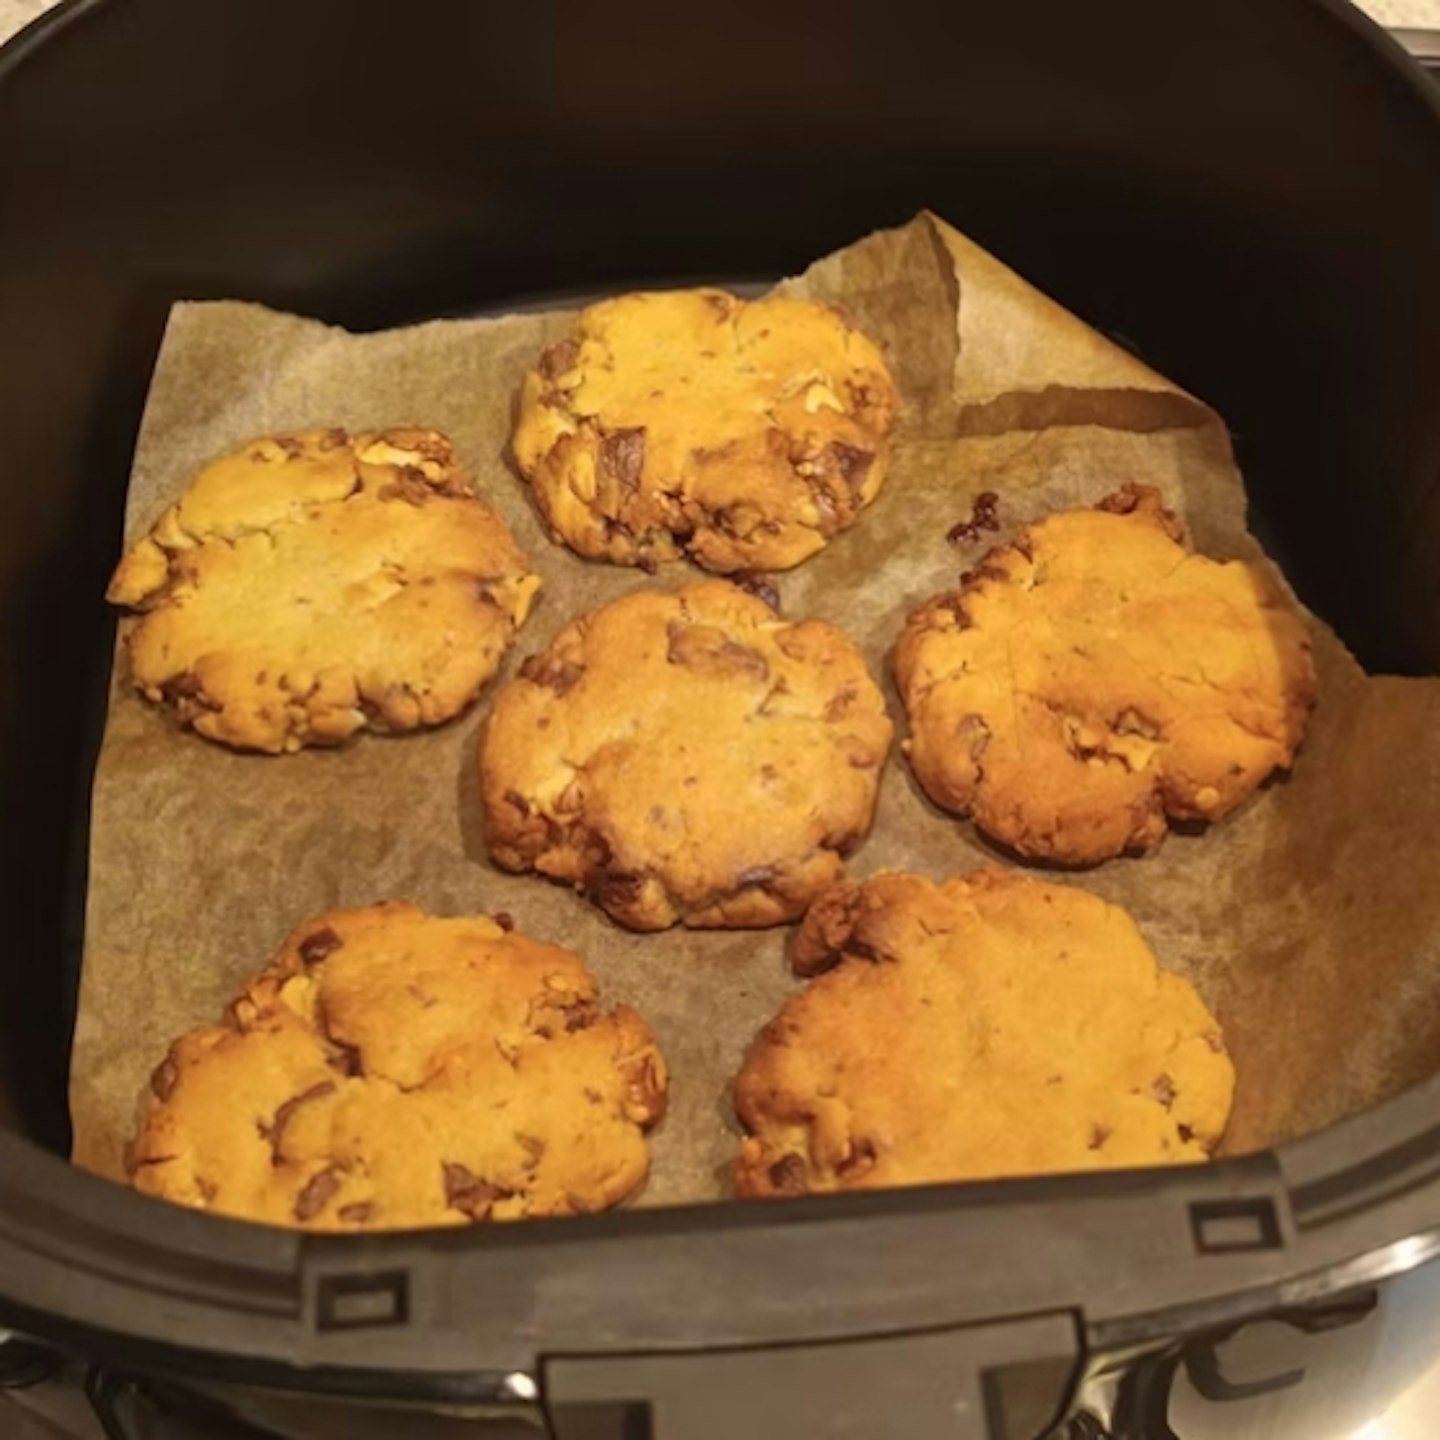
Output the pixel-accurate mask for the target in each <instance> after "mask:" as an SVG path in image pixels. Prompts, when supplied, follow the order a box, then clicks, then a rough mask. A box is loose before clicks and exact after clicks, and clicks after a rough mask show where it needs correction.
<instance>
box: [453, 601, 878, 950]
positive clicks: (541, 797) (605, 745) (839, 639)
mask: <svg viewBox="0 0 1440 1440" xmlns="http://www.w3.org/2000/svg"><path fill="white" fill-rule="evenodd" d="M890 735H891V726H890V721H889V719H888V717H887V716H886V714H885V702H884V700H883V699H882V697H881V695H880V691H879V689H878V688H877V686H876V685H875V682H874V681H873V680H871V678H870V676H869V674H868V673H867V671H866V669H865V661H864V658H863V657H862V656H861V654H860V652H859V651H858V650H857V649H856V648H855V646H854V645H853V644H852V643H851V642H850V641H849V640H848V639H847V638H846V637H845V636H844V635H843V634H842V633H841V632H840V631H839V630H837V629H836V628H835V627H834V626H833V625H829V624H826V623H825V622H824V621H822V620H804V621H800V622H798V623H795V624H787V623H786V622H785V621H783V620H781V619H779V618H778V617H777V616H776V614H775V612H774V611H773V610H771V609H770V607H769V606H768V605H767V604H766V603H765V602H764V601H763V600H761V599H758V598H757V597H755V596H753V595H750V594H747V593H746V592H744V591H743V590H741V589H740V588H739V587H738V586H735V585H730V584H727V583H724V582H722V581H708V582H705V583H702V584H698V585H688V586H686V587H685V588H683V589H681V590H676V591H660V590H641V591H637V592H636V593H634V594H631V595H627V596H625V597H624V598H623V599H621V600H617V601H614V602H613V603H611V604H609V605H605V606H603V607H601V608H600V609H599V610H594V611H592V612H590V613H589V614H587V615H583V616H581V617H580V619H578V620H576V621H575V622H574V623H573V624H571V625H569V626H567V627H566V628H565V629H564V630H563V631H562V632H561V633H560V634H559V635H558V636H557V637H556V639H555V642H554V644H552V645H551V646H550V648H549V649H548V650H547V651H545V652H544V653H543V654H541V655H532V656H531V657H530V658H529V659H528V660H526V661H525V663H524V665H523V666H522V667H521V669H520V673H519V675H518V677H517V678H516V679H515V680H513V681H512V682H511V683H510V684H509V685H508V686H506V688H505V689H504V690H503V691H502V692H501V693H500V695H499V696H498V697H497V698H496V701H495V706H494V709H493V710H492V712H491V715H490V720H489V725H488V728H487V730H486V735H485V741H484V745H483V749H482V754H481V781H482V786H483V793H484V801H485V813H486V824H487V832H488V839H489V844H490V851H491V854H492V855H493V856H494V858H495V860H496V861H497V863H499V864H500V865H503V866H504V867H505V868H506V869H509V870H538V871H539V872H540V873H541V874H543V875H549V876H552V877H553V878H555V879H559V880H568V881H570V882H571V883H572V884H574V885H575V886H577V887H578V888H580V889H582V890H584V891H585V892H586V893H587V894H588V895H589V897H590V898H591V899H592V900H594V902H595V903H596V904H597V905H600V906H602V907H603V908H604V909H605V910H607V911H608V912H609V913H610V914H611V915H612V916H614V918H615V919H617V920H619V921H621V922H623V923H624V924H626V925H630V926H633V927H634V928H635V929H637V930H661V929H664V928H665V927H666V926H668V925H673V924H675V923H676V921H682V922H683V923H684V924H686V925H693V926H737V927H738V926H750V925H776V924H779V923H781V922H783V921H786V920H792V919H794V918H795V917H796V916H797V915H800V914H802V913H803V912H804V910H805V907H806V906H807V905H808V904H809V903H810V901H811V900H812V899H813V898H814V897H815V896H816V895H817V894H819V893H820V891H822V890H823V889H825V888H826V887H827V886H829V885H831V884H833V883H834V882H835V881H836V880H838V879H839V878H840V876H841V875H842V874H843V873H844V860H843V857H844V856H845V855H847V854H848V853H849V852H850V851H851V850H853V849H854V848H855V846H857V845H858V844H859V843H860V841H861V839H862V838H863V837H864V835H865V834H866V832H867V831H868V830H869V828H870V822H871V819H872V818H873V816H874V812H875V795H876V790H877V788H878V786H879V779H880V769H881V766H882V765H883V764H884V763H885V756H886V752H887V751H888V749H889V746H890Z"/></svg>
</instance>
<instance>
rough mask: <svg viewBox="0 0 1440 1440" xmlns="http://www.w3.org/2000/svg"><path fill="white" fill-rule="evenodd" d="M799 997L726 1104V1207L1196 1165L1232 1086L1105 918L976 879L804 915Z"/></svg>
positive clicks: (913, 878)
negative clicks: (730, 1137) (735, 1118)
mask: <svg viewBox="0 0 1440 1440" xmlns="http://www.w3.org/2000/svg"><path fill="white" fill-rule="evenodd" d="M791 958H792V961H793V964H794V967H795V969H796V971H798V972H799V973H800V974H801V975H807V976H814V977H815V978H814V979H812V980H811V981H810V983H809V985H807V986H806V988H805V989H804V990H802V991H801V992H800V993H798V994H797V995H795V996H794V997H793V998H792V999H790V1000H789V1001H788V1002H787V1004H786V1005H785V1007H784V1008H783V1009H782V1010H781V1012H780V1014H779V1015H778V1016H777V1017H776V1018H775V1019H774V1020H773V1021H771V1023H770V1024H769V1025H768V1026H767V1027H766V1029H765V1031H764V1032H763V1033H762V1035H761V1037H760V1039H759V1040H758V1041H757V1042H756V1044H755V1046H754V1048H753V1050H752V1051H751V1053H750V1055H749V1057H748V1059H747V1060H746V1063H745V1067H744V1069H743V1070H742V1071H741V1074H740V1078H739V1081H738V1083H737V1087H736V1106H737V1109H738V1112H739V1115H740V1119H741V1121H742V1122H743V1124H744V1126H745V1128H746V1130H747V1131H748V1132H749V1138H748V1139H746V1140H745V1141H744V1144H743V1148H742V1151H741V1155H740V1160H739V1163H738V1166H737V1169H736V1173H735V1188H736V1189H737V1190H738V1191H739V1193H740V1194H742V1195H800V1194H807V1193H813V1192H818V1191H831V1190H858V1189H872V1188H877V1187H881V1186H887V1185H913V1184H921V1183H927V1182H936V1181H948V1180H979V1179H987V1178H993V1177H998V1176H1007V1175H1029V1174H1035V1173H1039V1172H1043V1171H1055V1170H1093V1169H1100V1168H1109V1167H1116V1166H1127V1165H1154V1164H1169V1163H1175V1162H1184V1161H1198V1160H1204V1159H1205V1158H1206V1157H1207V1156H1208V1155H1209V1154H1210V1152H1211V1151H1212V1150H1213V1149H1214V1148H1215V1146H1216V1144H1217V1143H1218V1142H1219V1140H1220V1137H1221V1134H1222V1132H1223V1131H1224V1129H1225V1124H1226V1120H1227V1119H1228V1117H1229V1113H1230V1104H1231V1099H1232V1096H1233V1092H1234V1084H1235V1072H1234V1067H1233V1066H1232V1065H1231V1063H1230V1059H1229V1057H1228V1056H1227V1055H1226V1053H1225V1046H1224V1042H1223V1040H1222V1039H1221V1035H1220V1028H1219V1026H1218V1025H1217V1023H1216V1021H1215V1019H1214V1017H1213V1016H1212V1015H1211V1014H1210V1012H1209V1011H1208V1010H1207V1009H1206V1008H1205V1006H1204V1004H1203V1003H1202V1001H1201V1000H1200V997H1199V996H1198V995H1197V994H1196V993H1195V990H1194V989H1193V988H1192V986H1191V985H1190V983H1189V982H1188V981H1186V980H1183V979H1181V978H1180V977H1179V976H1177V975H1170V974H1166V973H1165V972H1163V971H1161V970H1158V969H1157V968H1156V964H1155V957H1154V956H1153V955H1152V954H1151V952H1150V950H1149V948H1148V947H1147V946H1146V944H1145V941H1144V939H1143V938H1142V936H1141V934H1140V932H1139V930H1138V929H1137V928H1136V927H1135V923H1134V922H1133V921H1132V920H1131V919H1130V917H1129V915H1127V914H1126V912H1125V911H1123V910H1121V909H1119V908H1118V907H1117V906H1114V905H1109V904H1106V903H1105V901H1103V900H1100V899H1099V898H1097V897H1096V896H1094V895H1090V894H1088V893H1086V892H1085V891H1083V890H1078V889H1074V888H1072V887H1070V886H1063V885H1054V884H1047V883H1043V882H1041V881H1039V880H1033V879H1030V878H1028V877H1026V876H1022V875H1018V874H1015V873H1014V872H1000V871H985V870H982V871H977V872H976V873H975V874H972V875H968V876H965V877H964V878H957V879H949V880H944V881H941V882H940V883H938V884H937V883H936V882H935V881H933V880H930V879H928V878H925V877H922V876H919V875H904V874H880V875H875V876H872V877H871V878H870V879H868V880H865V881H863V882H861V883H859V884H847V885H842V886H839V887H838V888H836V889H835V890H833V891H831V892H830V893H829V894H828V895H826V896H824V897H822V898H821V899H820V900H819V901H817V902H816V904H815V905H814V906H813V907H812V908H811V910H810V913H809V914H808V915H807V916H806V917H805V921H804V923H803V924H802V926H801V927H800V929H799V931H798V932H797V933H796V936H795V939H794V943H793V947H792V951H791Z"/></svg>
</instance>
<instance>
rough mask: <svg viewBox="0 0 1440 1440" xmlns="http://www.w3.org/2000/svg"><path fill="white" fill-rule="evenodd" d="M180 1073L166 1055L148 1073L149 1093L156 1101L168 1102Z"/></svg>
mask: <svg viewBox="0 0 1440 1440" xmlns="http://www.w3.org/2000/svg"><path fill="white" fill-rule="evenodd" d="M179 1080H180V1072H179V1070H177V1069H176V1067H175V1062H174V1061H173V1060H172V1059H170V1057H169V1056H168V1055H167V1056H166V1057H165V1059H163V1060H162V1061H161V1062H160V1063H159V1064H158V1065H157V1066H156V1067H155V1068H154V1069H153V1070H152V1071H151V1072H150V1092H151V1094H153V1095H154V1096H155V1098H156V1099H157V1100H168V1099H169V1098H170V1097H171V1096H172V1095H173V1094H174V1093H175V1086H176V1085H177V1084H178V1083H179Z"/></svg>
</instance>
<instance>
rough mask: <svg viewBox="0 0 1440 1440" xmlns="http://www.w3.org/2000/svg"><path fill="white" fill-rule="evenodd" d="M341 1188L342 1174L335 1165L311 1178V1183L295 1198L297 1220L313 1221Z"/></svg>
mask: <svg viewBox="0 0 1440 1440" xmlns="http://www.w3.org/2000/svg"><path fill="white" fill-rule="evenodd" d="M339 1188H340V1172H339V1171H338V1170H337V1169H336V1168H335V1167H334V1166H333V1165H332V1166H329V1167H328V1168H326V1169H324V1170H322V1171H320V1173H319V1174H318V1175H313V1176H311V1178H310V1181H309V1183H308V1184H307V1185H306V1186H305V1188H304V1189H303V1190H302V1191H301V1192H300V1193H299V1194H298V1195H297V1196H296V1197H295V1210H294V1215H295V1218H296V1219H297V1220H313V1219H314V1218H315V1217H316V1216H317V1215H318V1214H319V1213H320V1212H321V1211H322V1210H323V1209H324V1208H325V1207H326V1206H327V1205H328V1204H329V1203H330V1201H331V1199H332V1198H333V1197H334V1194H335V1192H336V1191H337V1190H338V1189H339Z"/></svg>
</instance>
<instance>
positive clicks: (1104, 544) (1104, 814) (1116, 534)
mask: <svg viewBox="0 0 1440 1440" xmlns="http://www.w3.org/2000/svg"><path fill="white" fill-rule="evenodd" d="M894 668H895V681H896V684H897V686H898V687H899V690H900V694H901V698H902V699H903V700H904V703H905V709H906V711H907V712H908V715H909V719H910V736H909V738H908V739H907V740H906V741H905V743H904V747H903V748H904V750H905V753H906V754H907V755H908V756H909V759H910V764H911V765H912V766H913V768H914V771H915V776H916V778H917V779H918V780H919V782H920V784H921V786H922V787H923V788H924V790H925V793H926V794H927V795H929V797H930V798H931V799H932V800H933V801H934V802H935V803H936V804H937V805H939V806H941V807H942V808H944V809H946V810H951V811H954V812H955V813H956V814H959V815H969V816H973V817H974V819H975V822H976V824H977V825H978V826H979V827H980V828H981V829H982V830H983V831H985V833H986V834H988V835H990V836H992V837H993V838H994V839H996V840H998V841H1000V842H1002V843H1003V844H1005V845H1008V846H1010V847H1012V848H1013V849H1015V850H1016V851H1018V852H1019V853H1020V854H1021V855H1025V856H1029V857H1032V858H1038V859H1045V860H1055V861H1060V862H1064V863H1067V864H1092V863H1094V862H1097V861H1100V860H1105V859H1107V858H1109V857H1111V856H1114V855H1119V854H1121V853H1122V852H1123V851H1126V850H1144V849H1146V848H1148V847H1150V846H1153V845H1156V844H1158V843H1159V841H1160V840H1161V839H1162V838H1163V837H1164V835H1165V833H1166V830H1167V822H1168V821H1169V820H1182V821H1213V820H1217V819H1219V818H1220V817H1221V816H1223V815H1226V814H1228V813H1229V812H1230V811H1232V810H1234V809H1235V807H1236V806H1237V805H1239V804H1240V803H1241V802H1242V801H1243V800H1245V799H1246V798H1247V797H1248V796H1250V795H1252V794H1253V793H1254V792H1255V791H1256V790H1257V789H1258V788H1259V787H1260V785H1261V784H1262V783H1263V782H1264V781H1265V780H1266V779H1267V778H1268V777H1269V776H1271V775H1272V774H1274V773H1275V772H1276V771H1277V770H1283V769H1285V768H1286V767H1288V766H1289V765H1290V764H1291V763H1292V761H1293V760H1294V759H1295V754H1296V751H1297V749H1298V748H1299V745H1300V741H1301V737H1302V736H1303V734H1304V731H1305V724H1306V720H1307V718H1308V715H1309V712H1310V708H1311V705H1312V704H1313V702H1314V698H1315V668H1314V664H1313V662H1312V660H1311V656H1310V645H1309V640H1308V638H1307V635H1306V630H1305V626H1304V623H1303V622H1302V620H1301V619H1300V617H1299V615H1297V614H1296V613H1295V610H1294V608H1293V607H1292V605H1291V604H1290V602H1289V601H1288V599H1287V598H1286V597H1285V595H1284V594H1283V593H1282V591H1281V590H1280V587H1279V585H1278V584H1277V583H1276V581H1275V580H1274V579H1272V577H1271V574H1270V572H1269V571H1268V570H1267V569H1266V568H1264V567H1263V566H1261V565H1258V564H1250V563H1243V562H1240V561H1230V562H1227V563H1221V562H1219V561H1216V560H1212V559H1209V558H1208V557H1207V556H1204V555H1197V554H1195V553H1194V552H1192V551H1191V550H1190V549H1188V548H1187V546H1186V545H1185V543H1184V542H1183V539H1182V535H1181V530H1180V527H1179V526H1178V524H1177V523H1176V522H1175V520H1174V518H1173V517H1172V516H1171V515H1170V514H1169V513H1168V512H1167V511H1166V510H1165V508H1164V506H1163V505H1162V504H1161V502H1160V497H1159V495H1158V493H1157V492H1156V491H1155V490H1153V489H1150V488H1149V487H1146V486H1131V487H1128V488H1127V489H1125V490H1123V491H1121V492H1120V493H1118V494H1117V495H1114V496H1111V497H1110V498H1109V499H1108V500H1106V501H1104V502H1102V503H1101V504H1100V505H1099V506H1098V507H1097V508H1095V509H1093V510H1068V511H1064V512H1061V513H1059V514H1054V515H1051V516H1048V517H1047V518H1046V519H1044V520H1041V521H1040V522H1038V523H1037V524H1033V525H1029V526H1026V527H1025V529H1024V530H1022V531H1021V533H1020V535H1019V537H1018V538H1017V539H1016V540H1015V542H1014V543H1013V544H1011V545H1005V546H1001V547H999V548H997V549H994V550H992V551H991V552H990V553H989V554H988V555H986V556H985V558H984V559H983V560H982V561H981V562H980V564H979V565H978V567H977V568H976V569H975V570H974V571H973V572H972V573H971V574H969V575H967V576H965V577H963V579H962V583H961V586H960V589H959V590H958V591H956V592H955V593H953V594H948V595H942V596H940V597H939V598H938V599H935V600H932V601H931V602H930V603H929V604H927V605H925V606H924V607H923V608H921V609H920V610H918V611H917V612H916V613H915V614H913V615H912V616H911V617H910V620H909V623H908V624H907V625H906V627H905V633H904V635H903V637H902V639H901V641H900V644H899V646H898V647H897V650H896V653H895V660H894Z"/></svg>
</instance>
